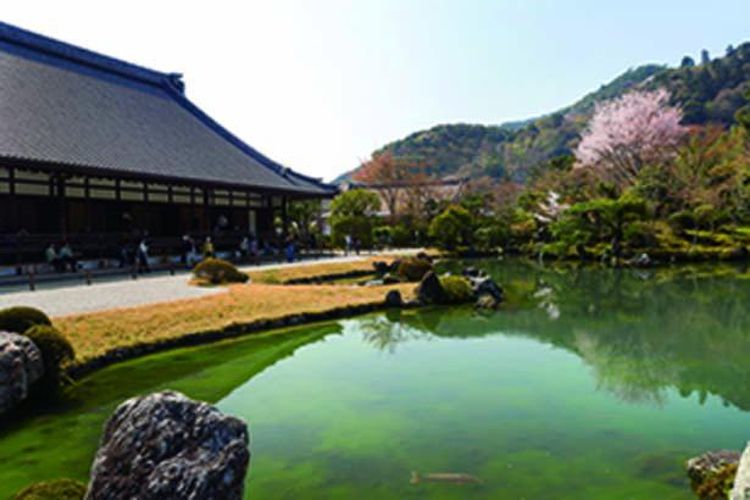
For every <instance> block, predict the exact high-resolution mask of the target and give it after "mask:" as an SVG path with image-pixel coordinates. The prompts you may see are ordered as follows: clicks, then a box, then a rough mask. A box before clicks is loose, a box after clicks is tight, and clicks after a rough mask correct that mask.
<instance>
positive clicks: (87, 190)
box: [83, 175, 117, 233]
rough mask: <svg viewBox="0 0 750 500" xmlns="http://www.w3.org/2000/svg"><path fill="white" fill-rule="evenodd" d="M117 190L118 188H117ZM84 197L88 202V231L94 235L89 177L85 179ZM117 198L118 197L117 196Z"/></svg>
mask: <svg viewBox="0 0 750 500" xmlns="http://www.w3.org/2000/svg"><path fill="white" fill-rule="evenodd" d="M115 189H117V188H116V187H115ZM83 196H84V197H85V200H86V201H85V203H86V229H87V230H88V231H89V232H90V233H94V221H93V218H92V212H91V178H90V177H89V176H88V175H87V176H86V177H84V178H83ZM116 198H117V195H116V194H115V199H116Z"/></svg>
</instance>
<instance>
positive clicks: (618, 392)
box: [0, 262, 750, 499]
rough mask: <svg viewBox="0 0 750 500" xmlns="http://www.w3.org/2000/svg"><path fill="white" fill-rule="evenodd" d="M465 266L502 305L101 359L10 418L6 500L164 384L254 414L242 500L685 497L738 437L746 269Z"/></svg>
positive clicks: (72, 462)
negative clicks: (433, 476) (716, 452)
mask: <svg viewBox="0 0 750 500" xmlns="http://www.w3.org/2000/svg"><path fill="white" fill-rule="evenodd" d="M474 264H476V265H479V266H481V267H483V268H485V269H489V270H491V271H492V273H493V274H494V275H495V277H496V278H497V279H498V280H499V281H500V282H502V283H503V285H504V286H505V288H506V289H507V291H508V294H509V296H510V297H509V300H508V302H507V303H506V304H505V305H504V307H503V310H501V311H499V312H497V313H494V314H491V315H482V314H477V313H475V312H474V311H473V310H472V309H471V308H458V307H457V308H444V309H430V310H420V311H402V312H399V311H392V312H389V313H384V314H376V315H370V316H365V317H360V318H353V319H349V320H345V321H339V322H331V323H327V324H321V325H317V326H312V327H304V328H298V329H292V330H285V331H283V332H276V333H274V334H269V335H264V336H256V337H248V338H245V339H240V340H235V341H228V342H223V343H220V344H215V345H210V346H203V347H198V348H191V349H182V350H178V351H172V352H168V353H163V354H159V355H154V356H150V357H147V358H143V359H139V360H135V361H131V362H128V363H123V364H120V365H117V366H113V367H110V368H108V369H105V370H102V371H100V372H98V373H96V374H94V375H93V376H91V377H89V378H87V379H85V380H83V381H81V382H80V383H79V384H78V385H77V387H76V388H75V389H74V390H73V391H72V394H71V395H70V396H69V398H68V399H67V400H66V401H63V402H60V403H57V404H55V405H52V407H51V408H50V407H47V408H31V409H29V410H28V411H29V413H30V416H27V417H26V418H24V419H23V420H22V421H16V422H6V423H4V424H2V425H3V428H2V430H0V498H6V497H8V496H10V495H12V494H13V492H15V491H17V490H18V489H20V488H21V487H23V486H25V485H27V484H29V483H31V482H35V481H39V480H44V479H50V478H55V477H72V478H77V479H81V480H85V479H86V478H87V476H88V469H89V467H90V464H91V460H92V457H93V454H94V452H95V450H96V447H97V443H98V440H99V436H100V432H101V427H102V424H103V422H104V421H105V419H106V418H107V416H108V415H109V414H110V413H111V411H112V410H113V408H114V407H115V406H116V405H117V404H118V403H120V402H121V401H122V400H123V399H125V398H128V397H131V396H134V395H137V394H143V393H148V392H151V391H155V390H159V389H164V388H170V389H174V390H178V391H182V392H184V393H185V394H187V395H188V396H191V397H193V398H197V399H202V400H206V401H210V402H213V403H216V404H217V405H218V407H219V408H220V409H221V410H223V411H224V412H227V413H230V414H233V415H238V416H241V417H243V418H245V419H246V420H247V421H248V423H249V425H250V432H251V441H252V442H251V451H252V458H251V465H250V471H249V473H248V476H247V479H246V481H247V484H246V496H247V497H248V498H427V497H429V498H473V497H477V498H529V499H531V498H575V499H583V498H608V499H610V498H623V499H624V498H648V499H652V498H660V499H662V498H666V499H669V498H691V497H692V493H691V492H690V488H689V484H688V482H687V480H686V478H685V473H684V466H683V463H684V461H685V460H686V459H687V458H689V457H691V456H693V455H696V454H698V453H701V452H703V451H705V450H708V449H716V448H734V449H740V448H742V447H743V446H744V444H745V442H746V441H747V440H748V439H750V414H748V410H750V311H749V309H748V307H747V305H748V304H750V279H747V277H748V275H747V272H746V270H743V269H732V268H722V269H716V268H707V267H699V268H679V269H677V270H661V271H653V272H642V271H638V272H636V271H627V270H626V271H613V270H597V269H574V268H567V269H563V268H547V269H544V268H540V267H538V266H535V265H531V264H525V263H521V262H507V263H499V262H494V263H492V262H481V263H474ZM412 471H418V472H420V473H430V472H461V473H468V474H472V475H475V476H478V477H479V478H481V479H482V480H483V484H480V485H457V484H434V483H420V484H416V485H414V484H410V482H409V479H410V474H411V472H412Z"/></svg>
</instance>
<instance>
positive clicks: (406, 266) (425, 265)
mask: <svg viewBox="0 0 750 500" xmlns="http://www.w3.org/2000/svg"><path fill="white" fill-rule="evenodd" d="M431 270H432V263H430V262H429V261H428V260H425V259H417V258H413V257H412V258H409V259H404V260H402V261H401V264H399V266H398V275H399V277H400V278H401V279H402V280H405V281H419V280H421V279H422V278H424V275H425V274H427V273H428V272H429V271H431Z"/></svg>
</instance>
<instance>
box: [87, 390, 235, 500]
mask: <svg viewBox="0 0 750 500" xmlns="http://www.w3.org/2000/svg"><path fill="white" fill-rule="evenodd" d="M249 461H250V451H249V450H248V430H247V426H246V424H245V423H244V422H243V421H242V420H240V419H237V418H234V417H229V416H226V415H224V414H222V413H221V412H219V410H217V409H216V408H215V407H213V406H210V405H208V404H206V403H201V402H197V401H193V400H190V399H188V398H187V397H185V396H184V395H182V394H180V393H177V392H171V391H167V392H161V393H156V394H151V395H149V396H145V397H139V398H133V399H130V400H128V401H125V402H124V403H122V404H121V405H120V406H119V407H118V408H117V410H115V413H114V414H113V415H112V416H111V417H110V419H109V421H107V424H106V426H105V428H104V436H103V437H102V442H101V446H100V447H99V451H98V452H97V454H96V458H95V459H94V464H93V466H92V468H91V482H90V484H89V489H88V492H87V493H86V498H87V499H89V500H100V499H101V500H103V499H107V500H118V499H122V500H125V499H128V500H129V499H133V498H138V499H140V500H151V499H154V500H155V499H159V500H166V499H177V498H180V499H195V500H198V499H201V500H204V499H206V500H214V499H215V500H220V499H221V500H224V499H229V500H231V499H241V498H242V490H243V485H244V481H245V473H246V471H247V466H248V463H249Z"/></svg>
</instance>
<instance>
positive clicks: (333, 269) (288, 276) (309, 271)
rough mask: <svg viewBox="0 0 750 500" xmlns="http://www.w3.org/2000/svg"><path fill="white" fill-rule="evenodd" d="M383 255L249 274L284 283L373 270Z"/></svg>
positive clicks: (258, 280)
mask: <svg viewBox="0 0 750 500" xmlns="http://www.w3.org/2000/svg"><path fill="white" fill-rule="evenodd" d="M377 260H381V261H382V260H389V259H383V257H366V258H364V259H362V260H358V261H353V262H329V263H326V262H321V263H320V264H308V265H304V266H291V267H282V268H278V269H269V270H263V271H249V272H248V273H247V274H248V275H249V276H250V279H251V280H252V281H253V282H255V283H268V284H282V283H284V282H286V281H289V280H296V279H302V278H315V277H320V276H326V275H329V274H344V273H349V272H354V271H372V270H373V267H372V263H373V262H375V261H377Z"/></svg>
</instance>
